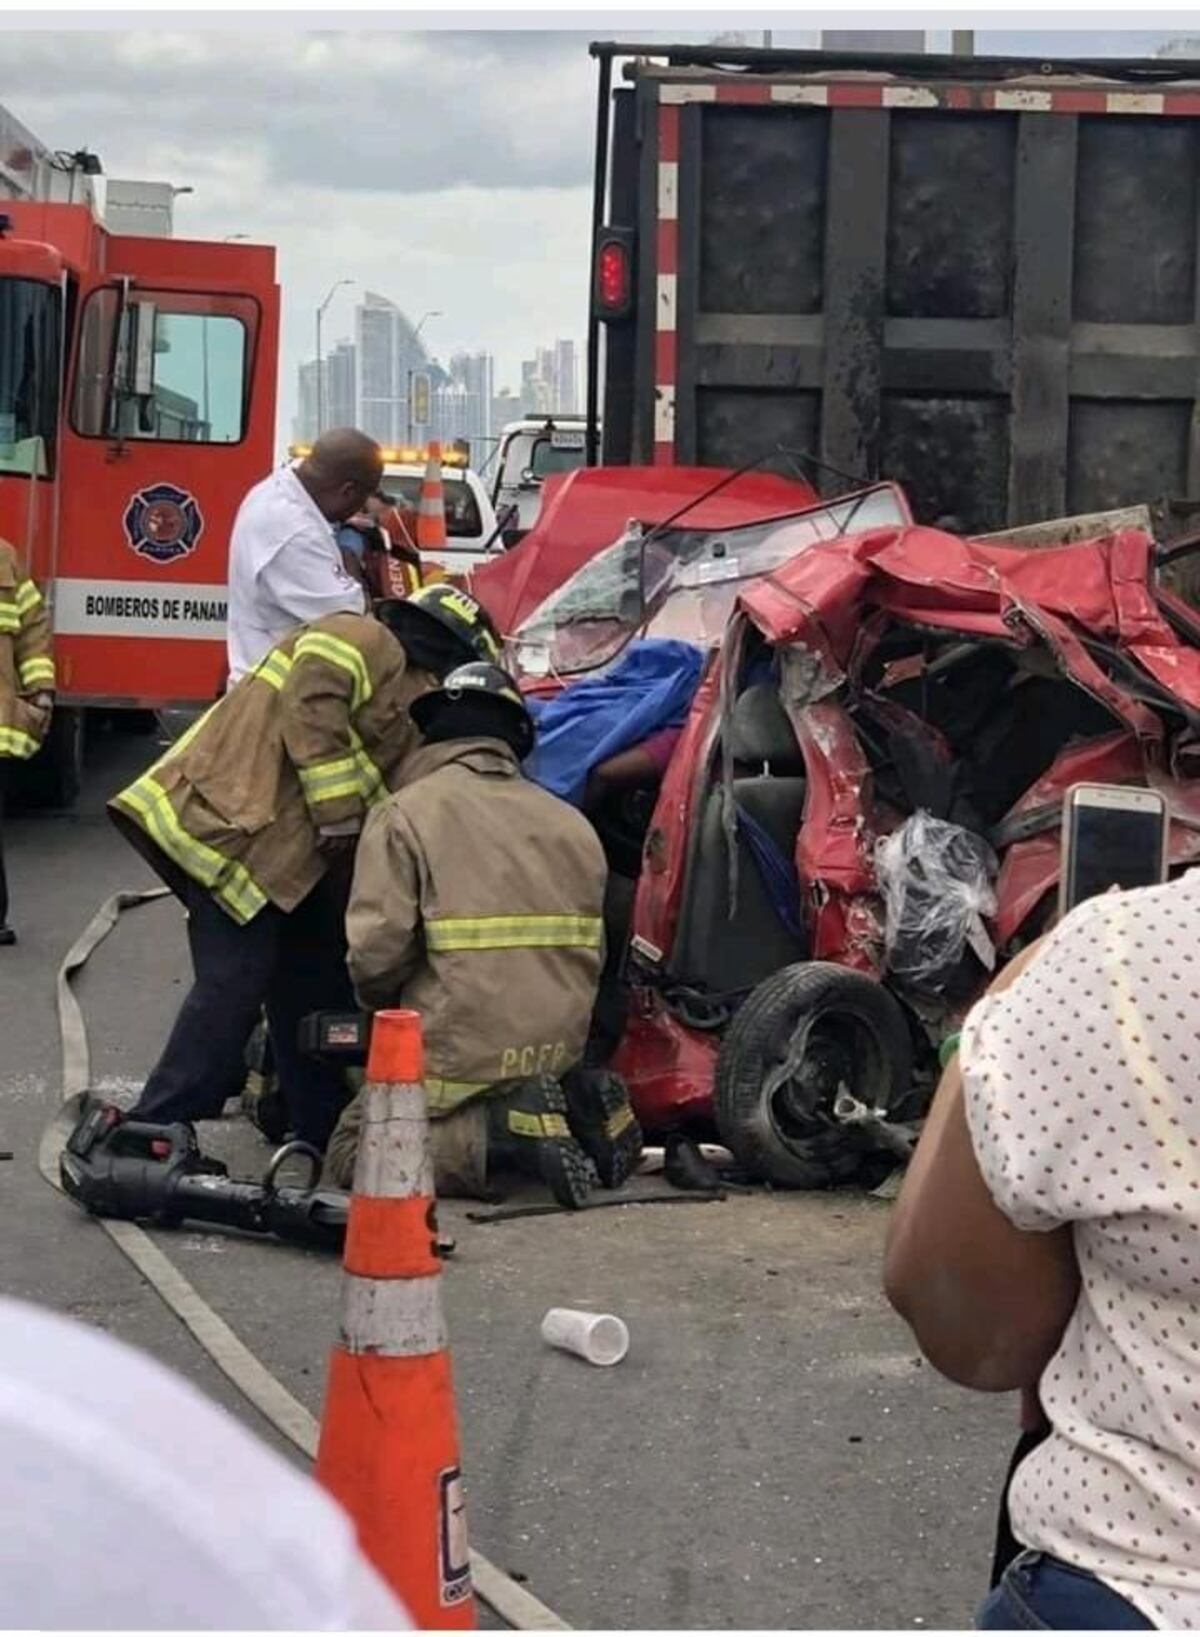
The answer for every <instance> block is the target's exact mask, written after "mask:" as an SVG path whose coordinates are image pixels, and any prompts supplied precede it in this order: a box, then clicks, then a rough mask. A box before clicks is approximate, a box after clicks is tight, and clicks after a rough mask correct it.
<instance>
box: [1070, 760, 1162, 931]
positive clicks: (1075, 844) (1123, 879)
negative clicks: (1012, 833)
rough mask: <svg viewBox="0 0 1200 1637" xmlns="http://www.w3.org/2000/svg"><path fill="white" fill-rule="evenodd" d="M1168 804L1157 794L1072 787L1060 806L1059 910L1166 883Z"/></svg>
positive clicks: (1121, 788)
mask: <svg viewBox="0 0 1200 1637" xmlns="http://www.w3.org/2000/svg"><path fill="white" fill-rule="evenodd" d="M1168 830H1169V824H1168V815H1167V804H1166V802H1165V800H1164V799H1163V797H1162V796H1161V795H1160V794H1159V792H1158V791H1157V790H1143V789H1138V788H1136V787H1134V786H1131V785H1124V784H1075V785H1072V786H1071V788H1070V789H1069V790H1068V791H1067V794H1066V799H1065V800H1064V802H1063V827H1062V870H1061V872H1060V876H1059V896H1058V902H1059V910H1060V912H1061V913H1062V914H1064V915H1065V914H1066V912H1067V911H1068V910H1069V909H1073V908H1074V907H1075V905H1076V904H1080V903H1082V902H1083V900H1084V899H1085V898H1094V897H1095V896H1096V894H1097V893H1100V892H1108V891H1109V890H1110V888H1112V887H1122V888H1128V887H1152V886H1154V885H1155V883H1156V882H1159V881H1165V880H1166V878H1167V834H1168Z"/></svg>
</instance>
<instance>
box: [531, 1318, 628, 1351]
mask: <svg viewBox="0 0 1200 1637" xmlns="http://www.w3.org/2000/svg"><path fill="white" fill-rule="evenodd" d="M542 1340H543V1341H545V1342H549V1344H550V1346H551V1347H561V1348H562V1350H563V1352H564V1353H574V1354H576V1355H577V1356H578V1357H579V1358H584V1359H586V1360H587V1361H588V1363H589V1364H620V1362H621V1360H622V1359H623V1358H624V1357H625V1355H626V1353H627V1352H628V1351H629V1331H628V1330H627V1329H626V1327H625V1323H624V1321H623V1320H622V1319H618V1318H616V1317H615V1316H614V1315H613V1314H612V1313H584V1312H582V1311H581V1310H580V1309H579V1308H577V1307H552V1308H551V1309H550V1311H549V1313H547V1314H546V1317H545V1318H544V1319H543V1320H542Z"/></svg>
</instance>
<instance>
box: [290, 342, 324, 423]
mask: <svg viewBox="0 0 1200 1637" xmlns="http://www.w3.org/2000/svg"><path fill="white" fill-rule="evenodd" d="M317 418H318V417H317V361H316V359H315V358H313V359H308V360H306V361H305V362H304V363H302V364H301V365H300V369H299V372H298V374H297V379H296V418H295V420H294V421H293V422H292V442H293V443H311V442H312V441H313V439H314V438H315V437H316V435H317Z"/></svg>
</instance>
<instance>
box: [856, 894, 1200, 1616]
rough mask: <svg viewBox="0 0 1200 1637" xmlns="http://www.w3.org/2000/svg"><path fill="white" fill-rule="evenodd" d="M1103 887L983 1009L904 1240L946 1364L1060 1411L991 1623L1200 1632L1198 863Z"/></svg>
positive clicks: (894, 1269)
mask: <svg viewBox="0 0 1200 1637" xmlns="http://www.w3.org/2000/svg"><path fill="white" fill-rule="evenodd" d="M1077 873H1079V872H1077ZM1083 874H1085V875H1086V872H1083ZM1104 885H1105V883H1104V882H1101V881H1100V879H1099V877H1096V878H1095V882H1094V886H1093V889H1092V890H1095V891H1097V892H1098V894H1099V895H1098V896H1094V897H1091V898H1089V899H1087V901H1086V902H1083V903H1082V904H1079V905H1078V906H1077V907H1075V908H1073V909H1072V910H1071V911H1070V913H1069V914H1067V915H1066V917H1065V918H1064V919H1063V920H1062V922H1061V923H1060V924H1059V925H1058V927H1057V928H1056V929H1055V930H1054V931H1053V932H1052V933H1051V934H1050V935H1049V936H1048V937H1047V938H1045V939H1044V940H1042V941H1041V943H1039V944H1037V945H1035V946H1033V947H1032V948H1031V949H1029V950H1027V951H1025V953H1024V954H1023V955H1022V956H1020V957H1018V959H1017V960H1015V961H1013V962H1012V963H1011V964H1010V965H1009V966H1008V967H1007V968H1006V969H1005V970H1004V971H1003V972H1002V973H1001V974H1000V976H999V977H998V978H997V979H996V981H995V982H994V983H993V985H992V987H991V989H990V990H989V992H988V994H987V996H985V998H984V999H983V1000H982V1001H981V1002H980V1003H979V1004H978V1005H977V1006H976V1007H975V1008H974V1010H973V1011H972V1012H971V1014H970V1016H969V1017H968V1019H967V1021H966V1023H965V1025H964V1027H963V1030H962V1035H961V1040H960V1042H959V1046H958V1051H957V1054H956V1055H955V1056H954V1057H952V1059H951V1061H950V1063H949V1065H948V1067H947V1069H946V1071H945V1074H944V1076H943V1079H942V1083H941V1085H940V1086H939V1088H938V1092H937V1095H936V1097H935V1099H934V1104H933V1107H932V1109H931V1111H930V1116H929V1119H928V1121H927V1123H926V1127H925V1131H924V1133H923V1135H922V1138H921V1142H920V1144H919V1146H918V1149H917V1152H916V1155H915V1157H914V1160H913V1163H912V1165H911V1167H910V1170H909V1174H908V1177H907V1178H906V1180H905V1185H904V1188H903V1190H902V1192H901V1196H900V1199H899V1201H898V1203H897V1207H896V1212H895V1215H894V1218H893V1222H892V1225H891V1231H890V1234H889V1240H888V1248H887V1257H886V1267H885V1288H886V1290H887V1293H888V1296H889V1298H890V1299H891V1301H892V1303H893V1305H894V1306H895V1307H896V1308H897V1310H898V1311H899V1312H900V1313H901V1314H902V1316H903V1317H904V1318H905V1319H906V1320H907V1321H908V1323H909V1325H910V1326H911V1327H912V1329H913V1331H914V1333H915V1335H916V1337H917V1340H918V1342H919V1344H920V1346H921V1348H922V1351H923V1352H924V1353H925V1355H926V1356H927V1357H928V1358H929V1360H930V1362H931V1363H933V1364H934V1365H935V1366H936V1367H937V1368H938V1369H940V1370H941V1371H942V1372H943V1373H944V1374H946V1375H948V1376H949V1377H950V1378H951V1379H952V1380H955V1381H958V1382H961V1383H962V1384H964V1385H966V1386H970V1387H975V1388H978V1389H980V1390H983V1391H991V1392H1003V1391H1012V1390H1021V1391H1022V1392H1023V1393H1024V1394H1025V1396H1026V1400H1027V1403H1032V1401H1033V1398H1032V1395H1034V1394H1035V1393H1036V1395H1037V1397H1038V1399H1039V1400H1040V1404H1041V1408H1042V1411H1043V1413H1044V1415H1045V1418H1046V1421H1047V1423H1048V1427H1049V1430H1048V1432H1047V1434H1046V1436H1045V1437H1044V1439H1043V1440H1042V1441H1041V1442H1040V1443H1038V1444H1037V1446H1036V1448H1033V1449H1032V1450H1030V1451H1029V1452H1028V1453H1027V1454H1025V1456H1024V1459H1023V1460H1021V1461H1020V1463H1019V1464H1018V1465H1017V1466H1016V1469H1015V1472H1014V1474H1013V1478H1012V1488H1011V1494H1010V1510H1011V1518H1012V1529H1013V1534H1014V1536H1015V1539H1016V1542H1017V1543H1018V1545H1019V1547H1020V1548H1021V1550H1020V1552H1019V1554H1018V1556H1017V1557H1016V1558H1015V1559H1014V1560H1013V1561H1012V1562H1011V1563H1010V1564H1009V1566H1008V1568H1007V1569H1006V1570H1005V1572H1004V1575H1003V1577H1002V1579H1001V1581H1000V1584H999V1585H998V1586H997V1587H996V1588H995V1589H994V1590H993V1591H992V1593H991V1595H990V1596H989V1597H988V1599H987V1601H986V1602H985V1604H984V1606H983V1608H982V1610H981V1611H980V1616H979V1624H980V1626H981V1627H982V1628H984V1629H1013V1628H1025V1627H1030V1626H1034V1627H1036V1626H1042V1627H1049V1628H1056V1629H1073V1630H1091V1629H1101V1628H1103V1629H1108V1630H1112V1629H1137V1628H1151V1627H1170V1628H1194V1627H1196V1626H1197V1625H1200V1393H1198V1392H1197V1390H1196V1386H1195V1379H1196V1376H1197V1361H1200V1091H1198V1090H1197V1068H1198V1067H1200V1026H1198V1022H1197V1019H1198V1018H1200V1005H1198V1003H1200V937H1197V934H1196V930H1195V929H1196V927H1197V926H1198V925H1200V871H1193V872H1191V873H1190V874H1188V875H1186V876H1184V877H1183V878H1182V879H1181V880H1179V881H1177V882H1175V883H1172V884H1170V885H1156V886H1152V887H1144V888H1139V889H1136V890H1132V891H1116V892H1111V891H1104Z"/></svg>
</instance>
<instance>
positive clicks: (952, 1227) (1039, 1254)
mask: <svg viewBox="0 0 1200 1637" xmlns="http://www.w3.org/2000/svg"><path fill="white" fill-rule="evenodd" d="M1035 952H1036V950H1035V949H1031V950H1027V951H1026V952H1025V953H1024V954H1023V955H1022V956H1021V957H1020V958H1019V959H1018V960H1017V961H1014V962H1013V963H1012V965H1011V966H1010V967H1009V968H1007V969H1006V970H1005V972H1004V973H1003V974H1002V975H1001V977H1000V978H999V979H997V981H996V983H995V984H994V985H993V990H992V992H993V993H994V992H996V991H998V990H1000V989H1003V988H1007V987H1008V986H1009V985H1010V984H1011V983H1012V982H1013V981H1014V980H1015V979H1016V978H1017V977H1018V976H1019V975H1020V973H1021V971H1023V970H1024V968H1025V966H1026V965H1028V964H1029V962H1030V960H1032V959H1033V957H1034V954H1035ZM884 1289H885V1291H886V1293H887V1297H888V1300H889V1301H890V1302H891V1303H892V1306H893V1307H895V1309H896V1310H897V1312H898V1313H899V1314H900V1315H901V1316H902V1317H903V1318H904V1319H905V1320H907V1322H908V1324H909V1325H910V1326H911V1328H912V1330H913V1333H914V1335H915V1336H916V1338H917V1342H918V1343H919V1345H920V1348H921V1351H922V1352H923V1353H924V1354H925V1356H926V1357H927V1358H928V1359H929V1361H930V1363H931V1364H933V1365H935V1366H936V1368H937V1369H939V1370H941V1372H942V1373H943V1374H944V1375H947V1376H949V1377H950V1379H951V1380H952V1381H957V1382H959V1383H961V1384H962V1385H963V1386H965V1387H976V1388H979V1389H981V1390H982V1391H985V1392H1006V1391H1010V1390H1012V1389H1014V1388H1033V1387H1035V1386H1036V1384H1037V1382H1038V1380H1039V1378H1040V1376H1041V1374H1042V1371H1043V1370H1044V1369H1045V1367H1046V1365H1047V1364H1048V1363H1049V1361H1050V1359H1051V1358H1052V1357H1053V1355H1054V1352H1055V1351H1056V1349H1057V1347H1058V1344H1059V1342H1060V1341H1061V1339H1062V1333H1063V1331H1064V1329H1065V1328H1066V1325H1067V1321H1068V1320H1069V1319H1070V1317H1071V1314H1072V1312H1073V1311H1074V1308H1075V1301H1076V1297H1077V1295H1078V1292H1079V1269H1078V1265H1077V1263H1076V1259H1075V1250H1074V1244H1073V1240H1072V1236H1071V1229H1070V1227H1069V1226H1064V1227H1061V1228H1056V1229H1053V1230H1052V1231H1051V1232H1048V1233H1039V1232H1027V1231H1025V1230H1023V1229H1021V1228H1017V1227H1014V1225H1013V1224H1012V1223H1011V1222H1010V1221H1009V1219H1008V1218H1007V1217H1006V1216H1005V1215H1004V1213H1003V1212H1002V1211H1001V1210H1000V1209H999V1207H998V1206H997V1205H996V1204H995V1202H994V1201H993V1199H992V1196H991V1194H990V1192H989V1191H988V1187H987V1184H986V1182H985V1181H984V1177H983V1173H982V1172H981V1170H980V1167H979V1163H978V1161H977V1159H976V1157H975V1149H974V1146H973V1144H972V1141H971V1133H970V1129H969V1127H968V1124H967V1117H966V1108H965V1103H964V1098H963V1085H962V1075H961V1073H960V1072H959V1066H958V1062H957V1060H955V1061H952V1062H951V1063H950V1065H949V1067H948V1068H947V1070H946V1072H945V1074H944V1075H943V1076H942V1082H941V1084H940V1086H939V1087H938V1090H937V1095H936V1096H935V1098H934V1101H933V1107H932V1109H931V1110H930V1114H929V1119H928V1121H927V1122H926V1125H925V1130H924V1132H923V1133H922V1136H921V1141H920V1143H919V1144H918V1147H917V1152H916V1154H915V1156H914V1158H913V1161H912V1164H911V1166H910V1167H909V1171H908V1175H907V1177H906V1178H905V1182H904V1187H903V1189H902V1190H901V1193H900V1198H899V1200H898V1202H897V1204H896V1208H895V1212H894V1215H893V1217H892V1223H891V1228H890V1231H889V1234H888V1243H887V1253H886V1259H885V1267H884Z"/></svg>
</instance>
